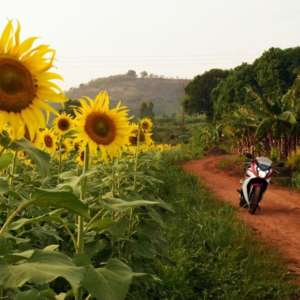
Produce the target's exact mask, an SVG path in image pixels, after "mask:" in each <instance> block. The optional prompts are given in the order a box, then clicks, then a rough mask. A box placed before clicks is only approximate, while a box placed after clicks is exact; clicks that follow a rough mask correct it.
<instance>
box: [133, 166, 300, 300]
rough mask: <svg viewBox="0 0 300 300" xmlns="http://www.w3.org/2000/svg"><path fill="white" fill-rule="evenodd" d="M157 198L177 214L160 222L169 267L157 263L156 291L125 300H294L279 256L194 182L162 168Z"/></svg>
mask: <svg viewBox="0 0 300 300" xmlns="http://www.w3.org/2000/svg"><path fill="white" fill-rule="evenodd" d="M164 170H165V171H164V172H163V173H162V174H161V179H162V180H163V181H164V182H165V184H164V185H163V187H162V189H161V194H162V195H164V197H165V198H168V199H169V201H170V202H171V203H172V204H173V206H174V208H175V210H176V214H175V215H168V216H167V217H165V219H166V221H167V223H168V227H166V229H165V230H166V234H167V237H168V240H169V241H170V250H169V258H168V261H164V260H163V259H161V260H157V262H156V268H157V274H158V276H159V277H160V279H161V281H160V282H159V284H158V285H154V286H153V285H151V286H145V288H144V290H142V291H140V293H142V294H138V296H137V295H136V294H135V297H132V298H128V299H145V300H150V299H174V300H175V299H228V300H235V299H236V300H239V299H245V300H247V299H249V300H250V299H251V300H254V299H257V300H258V299H260V300H262V299H266V300H267V299H268V300H270V299H278V300H279V299H280V300H282V299H294V298H295V299H296V298H297V296H298V295H299V294H298V290H297V288H295V287H294V286H292V285H291V284H290V283H288V280H289V277H288V274H287V270H286V269H285V268H283V267H281V261H280V258H279V255H277V254H276V253H273V252H272V251H271V250H269V249H267V248H265V247H264V246H262V245H261V244H260V243H258V242H257V241H256V240H255V239H254V237H253V233H252V231H248V229H247V228H246V226H245V225H244V224H243V223H242V222H241V221H239V220H238V219H237V218H236V216H235V211H234V209H233V208H232V207H230V206H229V205H226V204H222V203H220V202H218V201H216V200H215V199H214V198H213V197H212V196H211V195H210V194H209V193H207V191H205V189H204V188H203V186H202V185H199V182H198V179H197V178H194V177H192V176H190V175H187V174H185V173H184V172H183V171H181V170H180V169H179V168H178V167H174V166H173V164H172V163H171V165H170V164H165V165H164Z"/></svg>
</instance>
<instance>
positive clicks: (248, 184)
mask: <svg viewBox="0 0 300 300" xmlns="http://www.w3.org/2000/svg"><path fill="white" fill-rule="evenodd" d="M272 174H273V169H272V161H271V160H270V159H269V158H267V157H256V158H255V159H253V160H252V162H251V163H250V165H249V167H248V168H247V170H246V178H245V180H244V181H243V182H242V188H241V189H240V190H239V192H240V206H241V207H245V208H248V211H249V213H250V214H255V212H256V210H257V208H258V207H259V203H260V201H261V200H262V198H263V195H264V193H265V192H266V190H267V188H268V185H269V184H270V181H271V177H272Z"/></svg>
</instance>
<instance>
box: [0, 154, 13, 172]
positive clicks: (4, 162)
mask: <svg viewBox="0 0 300 300" xmlns="http://www.w3.org/2000/svg"><path fill="white" fill-rule="evenodd" d="M13 158H14V155H13V153H4V154H2V155H1V156H0V170H3V169H6V168H7V167H8V166H9V165H10V164H11V162H12V160H13Z"/></svg>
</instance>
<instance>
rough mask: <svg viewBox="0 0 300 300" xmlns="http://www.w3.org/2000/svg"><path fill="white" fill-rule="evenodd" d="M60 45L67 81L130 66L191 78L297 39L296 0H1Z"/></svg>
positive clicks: (28, 28) (4, 9)
mask: <svg viewBox="0 0 300 300" xmlns="http://www.w3.org/2000/svg"><path fill="white" fill-rule="evenodd" d="M0 4H1V10H0V29H1V31H2V28H3V27H4V25H5V24H6V22H7V20H8V19H15V20H16V19H18V20H19V21H20V22H21V25H22V37H24V38H25V37H28V36H39V37H40V38H41V39H40V41H41V42H43V43H46V44H49V45H51V47H53V48H54V49H56V51H57V60H56V67H57V70H56V71H57V72H59V73H60V74H62V75H63V76H64V78H65V82H64V84H63V86H64V88H65V89H67V88H70V87H72V86H77V85H79V84H80V83H86V82H88V81H90V80H92V79H95V78H98V77H104V76H109V75H114V74H123V73H126V72H127V71H128V70H129V69H134V70H136V71H137V72H138V73H139V72H141V71H143V70H146V71H147V72H148V73H154V74H158V75H164V76H167V77H180V78H193V77H194V76H196V75H198V74H201V73H203V72H205V71H207V70H209V69H211V68H233V67H235V66H237V65H239V64H241V63H242V62H248V63H251V62H253V61H254V59H255V58H256V57H258V56H259V55H261V54H262V53H263V51H265V50H267V49H268V48H270V47H280V48H288V47H296V46H299V45H300V30H299V28H300V17H299V16H300V1H299V0H285V1H283V0H127V1H126V0H9V1H7V0H0Z"/></svg>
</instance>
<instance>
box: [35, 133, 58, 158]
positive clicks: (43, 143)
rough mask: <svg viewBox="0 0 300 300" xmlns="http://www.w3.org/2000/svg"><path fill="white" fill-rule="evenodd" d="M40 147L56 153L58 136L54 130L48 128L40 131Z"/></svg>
mask: <svg viewBox="0 0 300 300" xmlns="http://www.w3.org/2000/svg"><path fill="white" fill-rule="evenodd" d="M39 140H40V147H41V148H42V150H44V151H46V152H48V153H50V154H54V152H55V151H56V143H57V136H56V135H55V134H54V132H53V130H51V129H48V128H46V129H45V130H43V131H42V132H41V133H40V139H39Z"/></svg>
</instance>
